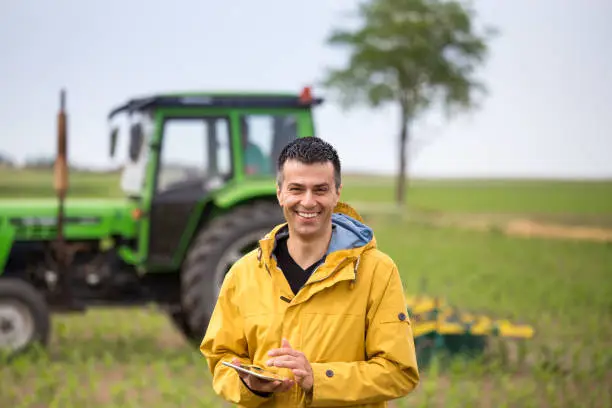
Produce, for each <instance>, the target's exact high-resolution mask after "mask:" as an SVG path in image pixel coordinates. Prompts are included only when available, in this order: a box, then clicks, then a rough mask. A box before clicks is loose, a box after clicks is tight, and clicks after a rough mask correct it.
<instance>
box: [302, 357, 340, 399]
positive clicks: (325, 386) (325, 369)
mask: <svg viewBox="0 0 612 408" xmlns="http://www.w3.org/2000/svg"><path fill="white" fill-rule="evenodd" d="M310 366H311V368H312V378H313V382H312V390H311V391H310V393H309V395H306V403H307V405H308V406H311V407H316V406H327V405H329V401H326V400H325V398H326V397H325V396H326V395H329V393H330V392H331V393H332V395H334V394H336V393H337V392H338V390H339V389H342V385H341V384H338V383H337V382H336V373H335V372H334V370H333V368H332V367H331V366H330V365H328V364H326V363H311V364H310Z"/></svg>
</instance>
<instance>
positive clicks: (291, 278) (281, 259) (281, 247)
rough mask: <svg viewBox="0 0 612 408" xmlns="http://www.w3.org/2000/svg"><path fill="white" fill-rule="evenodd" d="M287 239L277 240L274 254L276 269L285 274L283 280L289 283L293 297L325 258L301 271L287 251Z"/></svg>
mask: <svg viewBox="0 0 612 408" xmlns="http://www.w3.org/2000/svg"><path fill="white" fill-rule="evenodd" d="M287 238H288V237H282V238H279V240H278V242H277V245H276V249H275V250H274V254H275V255H276V260H277V263H278V267H279V268H280V269H281V271H283V273H284V274H285V279H287V282H289V286H291V290H292V291H293V294H294V295H295V294H297V293H298V291H299V290H300V289H301V288H302V286H304V284H305V283H306V281H307V280H308V278H309V277H310V275H311V274H312V272H313V271H314V270H315V269H316V268H317V266H319V265H320V264H321V263H323V261H324V260H325V256H323V258H321V259H320V260H319V261H317V262H315V263H314V264H313V265H311V266H309V267H308V268H306V269H302V268H301V267H300V266H299V265H298V264H297V263H295V261H294V260H293V258H291V255H289V250H288V249H287Z"/></svg>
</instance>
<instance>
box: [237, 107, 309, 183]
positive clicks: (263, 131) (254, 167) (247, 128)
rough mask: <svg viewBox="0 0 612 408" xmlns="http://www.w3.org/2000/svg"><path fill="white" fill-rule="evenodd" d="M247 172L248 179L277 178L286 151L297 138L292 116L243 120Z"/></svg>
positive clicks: (256, 116)
mask: <svg viewBox="0 0 612 408" xmlns="http://www.w3.org/2000/svg"><path fill="white" fill-rule="evenodd" d="M240 129H241V136H242V143H243V145H242V148H243V155H242V156H243V158H244V168H245V172H246V174H248V175H274V174H276V159H277V158H278V155H279V154H280V152H281V150H282V149H283V147H284V146H285V145H286V144H287V143H289V142H290V141H292V140H293V139H296V138H297V137H298V133H297V119H296V118H295V116H293V115H255V114H253V115H244V116H242V117H241V119H240Z"/></svg>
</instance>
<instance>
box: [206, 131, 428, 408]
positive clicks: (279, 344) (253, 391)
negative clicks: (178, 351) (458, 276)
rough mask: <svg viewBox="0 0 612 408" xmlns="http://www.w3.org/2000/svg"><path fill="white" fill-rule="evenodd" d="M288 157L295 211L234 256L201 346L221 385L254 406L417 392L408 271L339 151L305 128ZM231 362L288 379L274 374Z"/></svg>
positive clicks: (284, 200)
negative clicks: (360, 208)
mask: <svg viewBox="0 0 612 408" xmlns="http://www.w3.org/2000/svg"><path fill="white" fill-rule="evenodd" d="M277 168H278V183H277V184H278V186H277V196H278V202H279V204H280V206H281V207H282V210H283V213H284V216H285V218H286V221H287V222H286V223H283V224H281V225H278V226H276V227H275V228H273V229H272V231H271V232H270V233H269V234H268V235H267V236H266V237H264V238H263V239H261V240H260V242H259V248H258V249H256V250H254V251H252V252H250V253H249V254H247V255H245V256H244V257H243V258H241V259H240V260H239V261H238V262H236V263H235V264H234V265H233V266H232V268H231V269H230V271H229V272H228V274H227V276H226V278H225V281H224V283H223V286H222V289H221V293H220V296H219V298H218V301H217V305H216V307H215V310H214V313H213V315H212V319H211V322H210V324H209V326H208V331H207V333H206V334H205V336H204V339H203V340H202V343H201V346H200V350H201V351H202V353H203V354H204V356H205V357H206V359H207V361H208V365H209V368H210V370H211V373H212V375H213V388H214V390H215V392H217V393H218V394H219V395H221V396H222V397H223V398H224V399H226V400H227V401H230V402H232V403H235V404H238V405H239V406H244V407H271V406H275V407H301V406H327V407H330V406H345V407H346V406H362V407H364V406H367V407H383V406H385V405H386V403H385V402H386V401H388V400H391V399H394V398H398V397H402V396H405V395H407V394H408V393H409V392H411V391H412V390H413V389H414V388H415V387H416V386H417V384H418V382H419V372H418V368H417V364H416V355H415V348H414V341H413V335H412V328H411V325H410V321H409V319H408V315H407V314H406V304H405V298H404V292H403V288H402V282H401V280H400V275H399V273H398V269H397V267H396V265H395V264H394V262H393V261H392V260H391V259H390V258H389V257H388V256H387V255H386V254H384V253H383V252H381V251H380V250H379V249H377V247H376V241H375V239H374V236H373V232H372V230H371V229H370V228H369V227H368V226H366V225H365V224H364V223H363V220H362V219H361V217H359V215H358V214H357V213H356V212H355V211H354V210H353V209H352V208H350V207H349V206H348V205H346V204H343V203H340V202H339V198H340V193H341V189H342V184H341V177H340V160H339V159H338V155H337V153H336V151H335V150H334V148H333V147H332V146H330V145H329V144H328V143H326V142H324V141H322V140H321V139H319V138H315V137H308V138H303V139H298V140H296V141H294V142H291V143H289V144H288V145H287V146H286V147H285V148H284V150H283V151H282V152H281V154H280V156H279V159H278V163H277ZM221 361H228V362H233V363H235V364H239V365H240V364H242V365H248V364H255V365H257V366H259V367H262V368H265V369H269V370H276V372H277V373H278V374H280V375H282V376H284V377H286V378H287V379H286V380H285V381H274V382H265V381H262V380H259V379H258V378H256V377H255V376H252V375H248V374H243V373H239V372H238V371H236V370H234V369H232V368H230V367H227V366H225V365H223V364H221Z"/></svg>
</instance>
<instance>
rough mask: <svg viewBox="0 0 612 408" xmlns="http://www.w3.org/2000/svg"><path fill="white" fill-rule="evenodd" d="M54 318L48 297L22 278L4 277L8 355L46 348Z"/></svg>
mask: <svg viewBox="0 0 612 408" xmlns="http://www.w3.org/2000/svg"><path fill="white" fill-rule="evenodd" d="M50 331H51V318H50V313H49V309H48V307H47V303H46V301H45V299H44V297H43V296H42V295H41V294H40V293H39V292H38V291H37V290H36V289H35V288H34V286H32V285H31V284H29V283H28V282H26V281H24V280H22V279H14V278H1V279H0V353H2V354H3V355H4V356H8V358H12V357H15V356H17V355H18V354H21V353H23V352H25V351H27V350H28V349H30V348H31V347H33V346H34V345H35V344H37V343H38V344H39V345H41V346H43V347H45V346H46V345H47V343H48V340H49V334H50Z"/></svg>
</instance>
